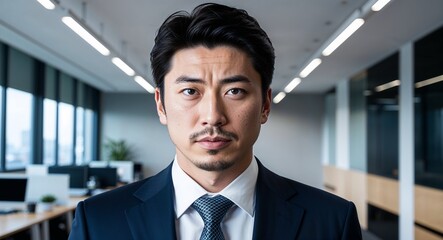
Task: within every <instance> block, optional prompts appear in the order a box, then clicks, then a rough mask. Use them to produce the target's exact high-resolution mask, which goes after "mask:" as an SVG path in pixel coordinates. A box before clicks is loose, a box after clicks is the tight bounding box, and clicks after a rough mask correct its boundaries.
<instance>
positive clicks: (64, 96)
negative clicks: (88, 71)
mask: <svg viewBox="0 0 443 240" xmlns="http://www.w3.org/2000/svg"><path fill="white" fill-rule="evenodd" d="M99 93H100V92H99V91H98V90H96V89H94V88H93V87H90V86H89V85H87V84H84V83H82V82H80V81H77V80H76V79H74V78H72V77H71V76H69V75H67V74H65V73H63V72H61V71H59V70H57V69H55V68H53V67H51V66H49V65H47V64H45V63H43V62H41V61H39V60H36V59H33V58H32V57H30V56H28V55H27V54H25V53H23V52H21V51H19V50H17V49H14V48H12V47H9V46H6V45H4V44H2V43H0V109H1V111H0V126H1V128H0V144H2V146H5V147H4V150H3V148H0V172H1V171H11V170H12V171H14V170H22V169H24V168H25V166H26V165H27V164H29V163H43V164H47V165H56V164H58V165H72V164H84V163H86V162H89V161H91V160H92V159H96V158H97V152H98V151H97V149H96V148H97V131H98V127H97V123H98V121H97V117H98V116H97V115H98V101H99ZM2 114H4V115H3V116H2Z"/></svg>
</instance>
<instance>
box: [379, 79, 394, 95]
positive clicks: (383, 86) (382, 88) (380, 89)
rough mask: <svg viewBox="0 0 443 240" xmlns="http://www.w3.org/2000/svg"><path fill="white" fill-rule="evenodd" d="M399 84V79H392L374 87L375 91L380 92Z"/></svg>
mask: <svg viewBox="0 0 443 240" xmlns="http://www.w3.org/2000/svg"><path fill="white" fill-rule="evenodd" d="M397 86H400V80H394V81H391V82H388V83H385V84H382V85H380V86H377V87H375V91H376V92H381V91H384V90H387V89H389V88H393V87H397Z"/></svg>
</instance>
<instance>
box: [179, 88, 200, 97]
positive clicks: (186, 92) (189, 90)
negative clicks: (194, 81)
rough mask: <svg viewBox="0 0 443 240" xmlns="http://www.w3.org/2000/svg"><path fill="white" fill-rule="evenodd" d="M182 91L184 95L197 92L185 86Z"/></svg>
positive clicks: (191, 94)
mask: <svg viewBox="0 0 443 240" xmlns="http://www.w3.org/2000/svg"><path fill="white" fill-rule="evenodd" d="M182 93H183V94H184V95H186V96H194V95H195V94H197V90H195V89H192V88H186V89H183V90H182Z"/></svg>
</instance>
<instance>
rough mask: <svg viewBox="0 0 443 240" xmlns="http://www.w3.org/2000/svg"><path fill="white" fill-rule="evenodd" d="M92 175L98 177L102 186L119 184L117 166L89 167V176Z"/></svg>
mask: <svg viewBox="0 0 443 240" xmlns="http://www.w3.org/2000/svg"><path fill="white" fill-rule="evenodd" d="M91 176H95V177H96V178H97V180H98V182H99V187H100V188H107V187H115V186H117V181H118V174H117V168H113V167H102V168H95V167H94V168H89V170H88V178H89V177H91Z"/></svg>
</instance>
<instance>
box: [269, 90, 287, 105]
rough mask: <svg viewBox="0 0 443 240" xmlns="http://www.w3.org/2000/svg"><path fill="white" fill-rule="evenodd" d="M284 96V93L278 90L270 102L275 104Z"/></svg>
mask: <svg viewBox="0 0 443 240" xmlns="http://www.w3.org/2000/svg"><path fill="white" fill-rule="evenodd" d="M285 97H286V93H284V92H279V93H278V94H277V96H275V97H274V99H273V100H272V102H274V103H275V104H277V103H279V102H280V101H281V100H283V98H285Z"/></svg>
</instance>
